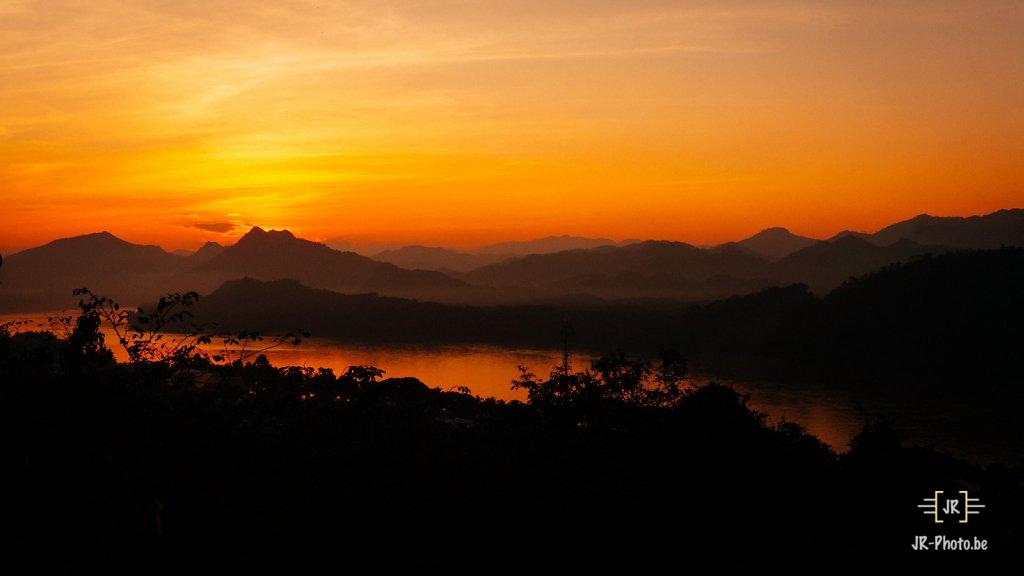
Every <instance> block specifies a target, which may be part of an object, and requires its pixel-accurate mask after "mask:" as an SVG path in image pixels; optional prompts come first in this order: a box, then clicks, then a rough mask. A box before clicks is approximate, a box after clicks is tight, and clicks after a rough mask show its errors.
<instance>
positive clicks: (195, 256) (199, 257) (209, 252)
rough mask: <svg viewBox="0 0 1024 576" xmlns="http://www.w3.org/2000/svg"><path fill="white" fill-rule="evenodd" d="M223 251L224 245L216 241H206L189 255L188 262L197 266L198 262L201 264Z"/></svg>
mask: <svg viewBox="0 0 1024 576" xmlns="http://www.w3.org/2000/svg"><path fill="white" fill-rule="evenodd" d="M223 251H224V246H222V245H220V244H218V243H216V242H207V243H205V244H203V245H202V246H200V247H199V250H196V251H195V252H194V253H192V254H191V255H190V256H189V264H191V265H193V266H198V265H200V264H203V263H204V262H208V261H210V260H211V259H212V258H214V257H215V256H217V255H219V254H220V253H221V252H223Z"/></svg>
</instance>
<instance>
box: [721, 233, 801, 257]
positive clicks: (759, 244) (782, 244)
mask: <svg viewBox="0 0 1024 576" xmlns="http://www.w3.org/2000/svg"><path fill="white" fill-rule="evenodd" d="M816 242H818V241H817V240H815V239H813V238H807V237H804V236H797V235H796V234H793V233H792V232H790V231H789V230H786V229H785V228H765V229H764V230H762V231H760V232H758V233H757V234H754V235H753V236H751V237H750V238H746V239H744V240H740V241H739V242H736V244H738V245H740V246H742V247H743V248H746V249H747V250H750V251H751V252H753V253H755V254H760V255H761V256H764V257H765V258H770V259H773V260H777V259H779V258H783V257H785V256H789V255H790V254H792V253H793V252H796V251H797V250H803V249H804V248H807V247H808V246H812V245H813V244H815V243H816Z"/></svg>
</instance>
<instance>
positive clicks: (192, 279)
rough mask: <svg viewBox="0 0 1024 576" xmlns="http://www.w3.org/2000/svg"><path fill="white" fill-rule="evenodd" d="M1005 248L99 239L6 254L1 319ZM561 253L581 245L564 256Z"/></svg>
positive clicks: (815, 271) (703, 287)
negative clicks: (198, 296) (84, 291)
mask: <svg viewBox="0 0 1024 576" xmlns="http://www.w3.org/2000/svg"><path fill="white" fill-rule="evenodd" d="M1004 245H1007V246H1024V210H1021V209H1014V210H1001V211H998V212H995V213H992V214H989V215H986V216H972V217H968V218H945V217H942V218H940V217H933V216H927V215H922V216H918V217H915V218H913V219H910V220H907V221H904V222H899V223H896V224H893V225H891V226H888V227H885V228H883V229H881V230H879V231H878V232H875V233H873V234H862V233H852V232H847V233H841V234H838V235H836V236H835V237H833V238H832V239H830V240H824V241H821V240H814V239H811V238H806V237H801V236H797V235H794V234H792V233H790V232H789V231H787V230H786V229H784V228H769V229H766V230H763V231H761V232H759V233H758V234H755V235H753V236H751V237H749V238H746V239H743V240H739V241H737V242H730V243H726V244H722V245H718V246H714V247H709V248H699V247H696V246H693V245H690V244H686V243H683V242H669V241H643V242H637V241H628V242H613V241H611V240H607V239H600V238H597V239H587V238H579V237H571V236H555V237H548V238H541V239H538V240H534V241H528V242H517V243H504V244H495V245H492V246H488V247H483V248H481V249H478V250H476V251H473V252H461V251H454V250H448V249H443V248H428V247H422V246H407V247H404V248H400V249H396V250H388V251H385V252H383V253H380V254H378V258H377V259H374V258H369V257H366V256H362V255H359V254H356V253H354V252H349V251H339V250H336V249H333V248H331V247H329V246H327V245H325V244H322V243H319V242H311V241H308V240H304V239H302V238H297V237H296V236H295V235H293V234H292V233H290V232H288V231H274V230H271V231H266V230H263V229H261V228H259V227H255V228H252V229H251V230H250V231H249V232H248V233H246V234H245V235H244V236H243V237H242V238H240V239H239V240H238V241H237V242H236V243H235V244H233V245H230V246H222V245H220V244H217V243H214V242H209V243H207V244H205V245H203V246H202V247H201V248H200V249H199V250H197V251H196V252H194V253H190V254H187V255H186V254H175V253H171V252H167V251H164V250H163V249H161V248H160V247H158V246H149V245H140V244H133V243H130V242H126V241H124V240H122V239H120V238H117V237H116V236H114V235H112V234H110V233H109V232H100V233H95V234H87V235H84V236H77V237H74V238H64V239H60V240H55V241H53V242H50V243H48V244H45V245H43V246H39V247H36V248H31V249H28V250H25V251H22V252H18V253H15V254H12V255H10V256H8V257H7V259H6V260H5V262H4V266H3V267H2V268H0V311H27V310H53V309H57V308H64V307H70V306H72V305H73V304H74V300H73V299H72V298H71V296H70V293H71V291H72V290H73V289H74V288H77V287H81V286H87V287H89V288H91V289H92V290H93V291H95V292H97V293H102V294H106V295H109V296H111V297H114V298H116V299H118V300H120V301H122V302H124V303H126V304H135V303H138V302H141V301H145V300H148V299H152V298H154V297H156V296H158V295H160V294H164V293H168V292H173V291H184V290H197V291H200V292H203V293H207V292H210V291H212V290H213V289H215V288H216V287H217V286H220V285H221V284H222V283H224V282H225V281H228V280H233V279H238V278H242V277H251V278H256V279H261V280H278V279H292V280H296V281H299V282H301V283H303V284H304V285H308V286H311V287H315V288H321V289H328V290H333V291H336V292H342V293H350V294H351V293H367V292H377V293H380V294H382V295H390V296H400V297H406V298H416V299H420V300H432V301H438V302H448V303H460V304H466V303H476V304H482V303H488V304H501V303H529V302H534V303H537V302H564V301H576V302H590V303H599V302H600V301H601V300H618V299H637V298H667V299H684V300H707V299H714V298H720V297H724V296H728V295H732V294H744V293H750V292H754V291H757V290H760V289H763V288H766V287H769V286H775V285H781V284H788V283H793V282H799V283H804V284H807V285H808V286H809V287H810V288H811V289H812V290H814V291H816V292H818V293H824V292H826V291H828V290H830V289H832V288H834V287H835V286H837V285H839V284H840V283H842V282H843V281H845V280H846V279H847V278H849V277H851V276H857V275H860V274H864V273H866V272H869V271H871V270H874V269H877V268H880V267H883V266H886V265H888V264H891V263H894V262H900V261H907V260H909V259H912V258H914V257H918V256H921V255H923V254H929V253H931V254H938V253H942V252H947V251H950V250H954V249H974V248H997V247H999V246H1004ZM566 246H575V247H573V248H571V249H566V250H560V249H559V248H564V247H566ZM523 250H537V251H538V252H537V253H529V254H519V252H521V251H523Z"/></svg>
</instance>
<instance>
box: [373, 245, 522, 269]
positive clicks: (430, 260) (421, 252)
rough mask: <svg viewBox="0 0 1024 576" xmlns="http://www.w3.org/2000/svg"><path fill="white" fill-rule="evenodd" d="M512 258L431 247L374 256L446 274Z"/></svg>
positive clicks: (397, 264) (381, 259)
mask: <svg viewBox="0 0 1024 576" xmlns="http://www.w3.org/2000/svg"><path fill="white" fill-rule="evenodd" d="M511 257H512V256H511V255H510V254H473V253H470V252H460V251H457V250H449V249H448V248H434V247H430V246H403V247H401V248H398V249H395V250H385V251H383V252H379V253H377V254H374V255H373V256H372V258H373V259H374V260H378V261H380V262H388V263H391V264H394V265H395V266H401V267H402V268H408V269H412V270H417V269H418V270H436V271H438V272H445V273H451V272H468V271H470V270H472V269H474V268H479V267H481V266H487V265H488V264H494V263H495V262H500V261H502V260H505V259H506V258H511Z"/></svg>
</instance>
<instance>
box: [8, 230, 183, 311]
mask: <svg viewBox="0 0 1024 576" xmlns="http://www.w3.org/2000/svg"><path fill="white" fill-rule="evenodd" d="M185 260H186V259H185V258H182V257H180V256H176V255H174V254H171V253H169V252H165V251H164V250H163V249H161V248H160V247H159V246H144V245H141V244H132V243H131V242H125V241H124V240H121V239H120V238H117V237H116V236H114V235H113V234H111V233H109V232H98V233H95V234H86V235H83V236H75V237H72V238H62V239H60V240H54V241H53V242H50V243H48V244H44V245H43V246H39V247H37V248H30V249H28V250H24V251H22V252H18V253H16V254H11V255H10V256H8V257H7V258H6V260H5V262H4V266H3V268H0V310H2V311H14V310H35V309H47V308H50V309H52V308H55V307H56V308H70V307H73V306H74V303H75V299H74V298H72V297H71V291H72V290H74V289H75V288H79V287H82V286H86V285H88V286H96V287H97V289H98V290H103V291H104V293H106V294H110V295H111V296H114V297H116V298H121V299H125V300H126V301H129V302H131V301H136V300H135V298H136V297H138V296H143V297H150V298H151V297H155V296H157V295H159V294H162V293H164V292H165V291H166V290H168V289H170V290H173V289H175V287H176V284H175V283H174V282H173V280H172V278H171V277H170V276H171V275H172V274H173V272H174V271H176V270H179V269H180V268H181V266H182V263H183V262H184V261H185Z"/></svg>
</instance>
